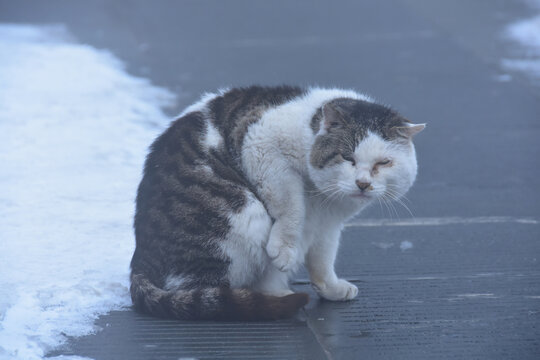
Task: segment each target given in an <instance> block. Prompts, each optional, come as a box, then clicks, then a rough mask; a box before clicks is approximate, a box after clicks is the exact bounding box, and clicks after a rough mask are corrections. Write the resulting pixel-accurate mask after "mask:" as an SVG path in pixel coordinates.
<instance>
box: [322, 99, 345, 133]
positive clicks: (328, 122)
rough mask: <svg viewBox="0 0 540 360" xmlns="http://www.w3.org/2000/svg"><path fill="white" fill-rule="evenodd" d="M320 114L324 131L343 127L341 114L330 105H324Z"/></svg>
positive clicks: (343, 122) (343, 121)
mask: <svg viewBox="0 0 540 360" xmlns="http://www.w3.org/2000/svg"><path fill="white" fill-rule="evenodd" d="M322 113H323V119H324V120H323V122H324V129H325V130H326V131H329V130H331V129H338V128H340V127H343V126H344V125H345V118H344V116H343V114H342V113H341V112H340V111H339V109H337V108H336V107H335V106H333V105H332V104H324V106H323V108H322Z"/></svg>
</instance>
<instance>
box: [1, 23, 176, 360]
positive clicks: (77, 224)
mask: <svg viewBox="0 0 540 360" xmlns="http://www.w3.org/2000/svg"><path fill="white" fill-rule="evenodd" d="M70 38H71V37H70V36H69V34H68V32H67V31H65V29H63V28H62V27H58V26H56V27H45V26H25V25H7V24H3V25H0V54H2V56H0V84H2V85H1V86H0V163H1V164H2V165H1V169H2V170H1V172H0V239H1V242H2V251H0V358H1V359H40V358H43V356H45V355H46V353H47V352H48V351H50V350H51V349H53V348H55V347H57V346H58V345H60V344H62V343H63V342H64V341H65V339H66V337H67V336H81V335H86V334H89V333H91V332H93V331H95V330H96V329H94V327H93V322H94V320H95V319H96V318H97V317H98V316H99V315H100V314H104V313H106V312H108V311H110V310H113V309H121V308H122V307H125V306H128V305H130V303H131V302H130V299H129V294H128V286H129V279H128V272H129V261H130V258H131V254H132V251H133V249H134V237H133V233H132V227H131V226H132V225H131V224H132V215H133V210H134V205H133V202H134V195H135V192H136V187H137V185H138V181H139V179H140V175H141V170H142V164H143V161H144V157H145V154H146V151H147V148H148V145H149V144H150V143H151V141H152V139H153V138H154V137H155V136H156V135H157V133H158V132H159V131H160V130H161V129H162V128H163V127H164V126H165V125H166V124H167V123H168V122H169V121H168V118H167V116H165V115H164V113H163V112H162V108H163V107H164V106H168V105H172V102H173V101H174V97H173V96H172V95H171V94H170V93H169V92H168V91H167V90H164V89H161V88H158V87H156V86H153V85H151V84H150V83H149V81H147V80H145V79H141V78H136V77H133V76H130V75H128V74H127V73H126V71H125V70H124V65H123V64H122V63H121V62H120V61H119V60H118V59H116V58H115V57H114V56H113V55H111V54H110V53H108V52H106V51H101V50H96V49H95V48H92V47H90V46H86V45H81V44H77V43H74V42H72V41H70ZM64 358H67V357H64ZM72 358H76V357H72Z"/></svg>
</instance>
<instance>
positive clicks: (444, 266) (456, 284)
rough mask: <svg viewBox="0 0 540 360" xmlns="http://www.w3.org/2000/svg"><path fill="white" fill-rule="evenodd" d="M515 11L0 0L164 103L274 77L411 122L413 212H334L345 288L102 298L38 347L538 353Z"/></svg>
mask: <svg viewBox="0 0 540 360" xmlns="http://www.w3.org/2000/svg"><path fill="white" fill-rule="evenodd" d="M531 15H532V12H531V10H530V9H528V8H527V7H526V5H525V4H524V3H521V2H508V1H489V0H478V1H465V0H457V1H443V0H384V1H378V2H375V1H306V0H301V1H284V0H279V1H259V0H256V1H249V0H245V1H239V0H230V1H218V0H213V1H194V0H193V1H172V0H170V1H165V0H159V1H152V2H148V1H142V0H132V1H85V2H82V1H77V2H74V1H48V2H33V1H17V2H9V1H4V0H2V1H0V22H16V23H32V24H64V25H65V26H66V27H67V29H68V30H69V31H70V32H71V33H72V34H73V35H74V36H75V37H76V38H77V40H78V41H80V42H83V43H88V44H90V45H92V46H94V47H98V48H103V49H106V50H108V51H111V52H112V53H114V54H115V55H116V56H118V57H119V58H120V59H122V60H123V61H125V62H126V64H127V69H128V71H129V72H130V73H132V74H135V75H138V76H144V77H147V78H150V79H151V80H152V81H153V82H154V83H156V84H158V85H161V86H164V87H167V88H169V89H170V90H172V91H173V92H175V93H177V94H178V104H177V106H176V107H175V108H172V109H169V112H170V114H171V116H172V115H173V114H175V113H178V112H179V110H180V109H181V108H183V107H184V106H186V105H188V104H189V103H191V102H193V101H194V100H195V99H196V98H197V97H198V96H199V95H200V94H201V93H202V92H204V91H211V90H215V89H217V88H220V87H225V86H239V85H249V84H254V83H257V84H265V85H273V84H282V83H287V84H299V85H319V86H339V87H345V88H349V87H351V88H354V89H357V90H360V91H364V92H366V93H368V94H369V95H372V96H373V97H374V98H376V99H378V100H379V101H382V102H384V103H386V104H390V105H392V106H393V107H395V108H396V109H397V110H399V111H400V112H402V113H403V114H404V115H405V116H407V117H408V118H410V119H411V120H412V121H414V122H419V123H424V122H425V123H427V124H428V127H427V129H426V130H425V131H424V132H423V133H422V134H420V135H419V136H418V138H417V140H416V147H417V153H418V161H419V176H418V179H417V182H416V184H415V186H414V188H413V189H412V190H411V191H410V192H409V194H408V196H407V197H408V201H407V202H406V205H407V206H408V208H409V209H410V212H411V213H412V214H413V216H411V214H410V213H409V211H408V210H406V209H405V208H404V207H400V206H399V205H397V206H396V209H397V210H396V211H397V213H396V212H394V211H393V210H392V209H388V208H383V207H373V208H372V209H369V210H368V211H366V212H365V213H364V214H362V215H361V216H360V217H359V219H358V220H357V221H355V222H353V224H351V225H350V226H348V227H347V228H346V231H345V233H344V236H343V244H342V247H341V251H340V256H339V258H338V261H337V263H336V269H337V272H338V273H339V274H341V275H342V276H344V277H346V278H347V279H350V280H351V281H354V282H355V283H356V284H357V285H358V286H359V288H360V295H359V297H358V298H357V299H356V300H354V301H352V302H348V303H339V304H336V303H330V302H325V301H320V300H318V299H317V297H316V295H315V294H314V293H313V292H311V290H310V289H309V286H308V285H307V279H306V275H305V273H300V274H299V275H298V278H297V280H296V281H295V285H294V286H295V287H296V288H297V289H298V290H303V291H310V292H311V294H312V295H313V296H312V301H311V303H310V304H309V306H308V308H307V309H306V310H305V311H303V312H302V313H300V314H299V316H298V317H297V318H295V319H292V320H290V321H282V322H274V323H259V324H238V323H236V324H235V323H231V324H223V323H222V324H215V323H181V322H175V321H164V320H155V319H151V318H147V317H143V316H140V315H137V314H135V313H133V312H132V311H123V312H115V313H112V314H110V315H107V316H104V317H102V318H101V319H100V320H98V322H97V325H98V326H101V327H102V328H103V330H102V331H100V332H98V333H97V334H96V335H92V336H87V337H84V338H80V339H73V340H72V341H70V342H69V344H68V345H67V346H66V347H65V348H63V349H59V350H57V351H55V352H54V353H51V354H50V355H59V354H66V355H67V354H77V355H83V356H90V357H92V358H95V359H178V358H199V359H217V358H219V359H221V358H231V359H241V358H246V359H253V358H261V359H263V358H264V359H266V358H268V359H298V358H305V359H317V358H321V359H360V358H364V359H434V358H437V359H536V358H538V356H540V264H539V257H540V195H539V194H540V193H539V191H538V188H539V186H540V176H539V175H540V170H539V166H538V164H539V162H538V161H539V160H538V157H539V155H540V142H539V141H538V139H539V138H540V121H539V120H540V101H539V99H540V88H538V87H537V86H536V85H535V84H534V83H533V82H532V81H530V79H528V78H527V76H525V75H523V74H519V73H513V72H508V71H507V70H505V69H503V68H502V67H501V65H500V63H501V60H502V59H504V58H507V57H513V56H517V55H516V54H519V51H520V50H519V49H518V48H517V47H516V46H515V45H513V44H511V43H509V42H508V41H506V40H504V38H503V37H502V31H503V29H504V27H505V25H507V24H508V23H510V22H512V21H515V20H516V19H520V18H524V17H528V16H531ZM365 219H372V220H370V221H367V220H365ZM373 219H375V220H373ZM377 219H379V220H377ZM384 219H390V220H384Z"/></svg>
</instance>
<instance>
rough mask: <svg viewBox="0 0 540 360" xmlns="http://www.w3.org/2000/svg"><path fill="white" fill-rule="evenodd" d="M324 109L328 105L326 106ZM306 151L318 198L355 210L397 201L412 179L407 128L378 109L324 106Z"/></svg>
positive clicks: (410, 128) (352, 103)
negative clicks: (376, 202) (354, 206)
mask: <svg viewBox="0 0 540 360" xmlns="http://www.w3.org/2000/svg"><path fill="white" fill-rule="evenodd" d="M328 105H330V106H328ZM322 116H323V119H322V121H321V128H320V129H319V131H318V136H317V138H316V141H315V144H314V145H313V147H312V149H311V152H310V161H309V164H310V166H309V171H310V177H311V179H312V181H313V183H314V184H315V186H316V187H317V188H318V190H319V191H320V192H322V193H325V194H326V195H327V196H329V197H332V198H335V199H337V200H350V201H354V202H357V203H358V204H359V205H362V204H367V203H369V202H372V201H374V200H376V199H384V200H392V199H398V198H400V197H401V196H403V195H404V194H405V192H407V190H408V189H409V188H410V187H411V185H412V184H413V182H414V179H415V178H416V171H417V163H416V154H415V150H414V145H413V143H412V136H413V135H414V134H416V133H417V132H419V131H421V130H422V129H423V127H424V126H423V125H412V124H410V123H408V122H406V120H405V119H403V118H402V117H401V116H399V115H398V114H397V113H395V112H393V111H390V110H389V109H387V108H384V107H382V106H380V105H375V104H370V103H365V102H359V101H356V100H348V101H346V102H345V104H340V103H338V104H332V103H330V104H327V105H326V106H325V107H324V109H323V114H322Z"/></svg>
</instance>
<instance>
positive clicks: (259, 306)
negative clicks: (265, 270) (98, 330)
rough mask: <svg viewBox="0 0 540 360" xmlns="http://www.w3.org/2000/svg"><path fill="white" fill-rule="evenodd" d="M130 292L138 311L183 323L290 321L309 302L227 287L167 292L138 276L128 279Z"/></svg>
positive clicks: (302, 295) (299, 297) (300, 295)
mask: <svg viewBox="0 0 540 360" xmlns="http://www.w3.org/2000/svg"><path fill="white" fill-rule="evenodd" d="M130 291H131V299H132V300H133V304H134V305H135V308H136V309H137V310H138V311H140V312H143V313H147V314H151V315H154V316H158V317H164V318H176V319H182V320H243V321H264V320H277V319H284V318H289V317H292V316H293V315H294V314H295V313H296V312H297V311H298V310H299V309H300V308H301V307H303V306H304V305H306V304H307V303H308V301H309V297H308V295H307V294H305V293H297V294H291V295H286V296H282V297H278V296H270V295H264V294H261V293H257V292H253V291H251V290H247V289H230V288H228V287H208V288H200V289H195V290H178V291H166V290H163V289H160V288H158V287H157V286H155V285H154V284H153V283H152V282H150V280H148V279H147V278H146V277H145V276H144V275H141V274H132V275H131V288H130Z"/></svg>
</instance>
